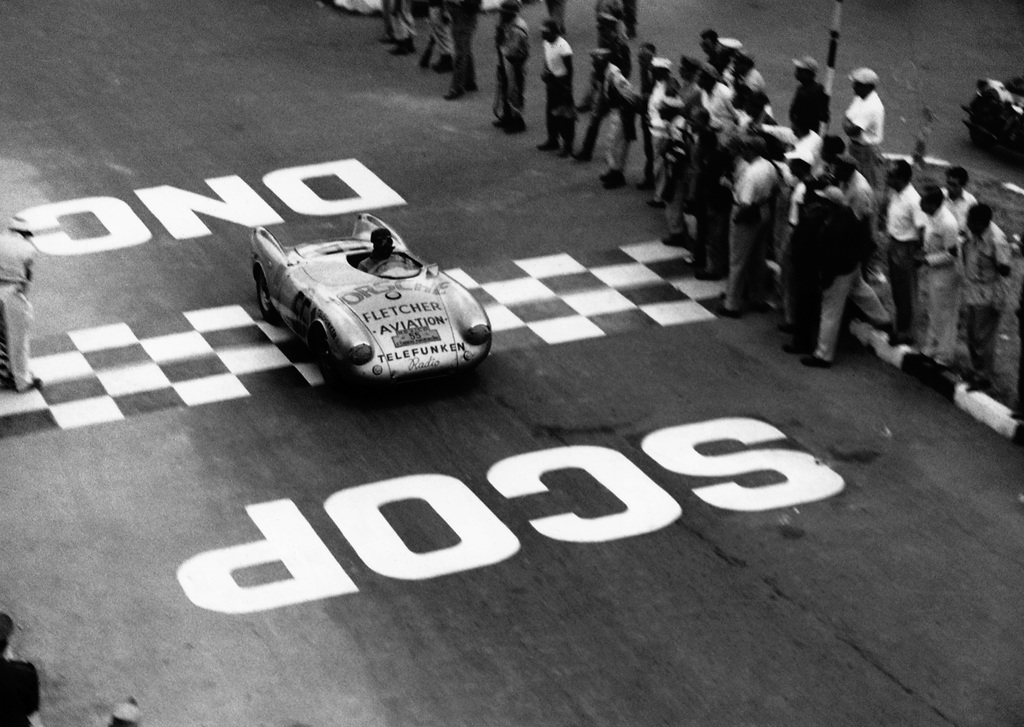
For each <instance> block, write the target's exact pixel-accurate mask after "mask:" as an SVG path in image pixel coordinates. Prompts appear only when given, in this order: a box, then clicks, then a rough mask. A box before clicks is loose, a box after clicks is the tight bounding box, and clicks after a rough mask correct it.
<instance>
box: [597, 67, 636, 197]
mask: <svg viewBox="0 0 1024 727" xmlns="http://www.w3.org/2000/svg"><path fill="white" fill-rule="evenodd" d="M604 84H605V85H604V95H605V98H607V100H608V107H609V109H610V113H609V114H608V131H607V145H608V146H607V149H606V150H605V161H606V162H607V164H608V167H607V169H606V170H605V172H604V174H602V175H601V176H600V180H601V184H602V185H603V186H604V188H605V189H618V188H619V187H622V186H625V184H626V176H625V174H624V171H625V169H626V162H627V161H628V159H629V149H630V146H631V145H632V144H633V142H634V141H636V123H635V122H636V107H637V105H638V104H639V103H640V101H641V98H642V97H641V96H640V94H639V93H638V92H637V91H636V89H634V88H633V84H631V83H630V82H629V79H627V78H626V77H625V76H624V75H622V71H621V70H620V69H619V67H618V66H616V65H615V64H613V63H609V64H608V67H607V68H606V69H605V80H604Z"/></svg>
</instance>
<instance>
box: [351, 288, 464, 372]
mask: <svg viewBox="0 0 1024 727" xmlns="http://www.w3.org/2000/svg"><path fill="white" fill-rule="evenodd" d="M448 285H449V283H448V282H447V281H446V280H444V279H443V278H441V277H438V276H437V275H431V274H429V273H427V272H424V273H423V274H421V275H418V276H416V277H415V278H408V279H405V280H379V281H376V282H374V283H372V284H369V285H363V286H358V287H355V288H351V289H349V290H348V291H346V292H344V293H339V294H338V295H337V299H338V300H339V301H340V302H341V303H343V304H344V305H345V306H347V307H348V308H349V310H351V311H352V313H353V314H354V315H355V316H356V318H358V319H359V321H360V322H361V323H362V324H363V325H364V326H366V328H367V329H368V330H369V331H370V334H371V335H372V336H373V338H374V342H375V344H376V347H375V348H376V350H375V351H374V356H375V363H378V364H380V365H383V366H385V367H386V368H387V369H389V370H390V372H391V378H392V379H405V378H415V377H421V376H432V375H439V374H442V373H449V372H450V371H451V370H452V369H454V368H456V367H458V365H459V360H460V355H461V353H462V351H464V350H465V344H464V343H462V342H461V340H459V338H458V337H457V336H456V335H455V333H454V331H453V329H452V325H451V321H450V319H449V315H448V309H447V306H446V304H445V298H444V291H445V289H446V288H447V286H448Z"/></svg>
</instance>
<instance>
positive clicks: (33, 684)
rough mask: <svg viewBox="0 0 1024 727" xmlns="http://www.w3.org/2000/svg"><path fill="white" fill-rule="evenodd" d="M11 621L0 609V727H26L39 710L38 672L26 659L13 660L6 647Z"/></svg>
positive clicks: (12, 622) (9, 636) (11, 625)
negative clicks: (30, 718) (30, 717)
mask: <svg viewBox="0 0 1024 727" xmlns="http://www.w3.org/2000/svg"><path fill="white" fill-rule="evenodd" d="M13 631H14V621H13V620H12V619H11V617H10V616H8V615H7V614H6V613H0V727H28V726H29V724H30V722H29V719H28V718H29V716H30V715H33V714H35V713H36V712H38V711H39V675H38V674H37V673H36V668H35V667H34V666H32V665H31V664H30V663H28V662H27V661H15V660H14V659H13V658H12V656H11V652H10V649H9V647H8V642H9V640H10V638H11V633H12V632H13Z"/></svg>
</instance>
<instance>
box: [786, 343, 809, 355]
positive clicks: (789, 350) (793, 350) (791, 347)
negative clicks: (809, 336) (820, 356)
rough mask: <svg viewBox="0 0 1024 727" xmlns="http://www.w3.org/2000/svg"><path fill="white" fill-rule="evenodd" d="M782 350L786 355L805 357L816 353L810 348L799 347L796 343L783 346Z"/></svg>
mask: <svg viewBox="0 0 1024 727" xmlns="http://www.w3.org/2000/svg"><path fill="white" fill-rule="evenodd" d="M782 350H783V351H785V352H786V353H802V354H805V355H806V354H809V353H813V352H814V351H813V349H811V347H810V346H797V345H796V344H795V343H784V344H782Z"/></svg>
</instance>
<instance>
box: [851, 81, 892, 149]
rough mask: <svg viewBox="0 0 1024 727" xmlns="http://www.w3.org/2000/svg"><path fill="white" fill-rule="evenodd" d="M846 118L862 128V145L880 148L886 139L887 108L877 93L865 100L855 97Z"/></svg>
mask: <svg viewBox="0 0 1024 727" xmlns="http://www.w3.org/2000/svg"><path fill="white" fill-rule="evenodd" d="M846 118H847V119H849V120H850V121H851V122H853V123H854V124H856V125H857V126H859V127H860V129H861V132H860V137H859V139H858V141H859V142H860V143H861V144H869V145H871V146H878V145H880V144H881V143H882V139H883V138H884V137H885V107H884V106H882V99H880V98H879V97H878V94H877V93H876V92H875V91H872V92H871V93H869V94H868V95H867V96H865V97H864V98H861V97H860V96H854V97H853V101H852V102H850V107H849V108H848V109H846Z"/></svg>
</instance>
